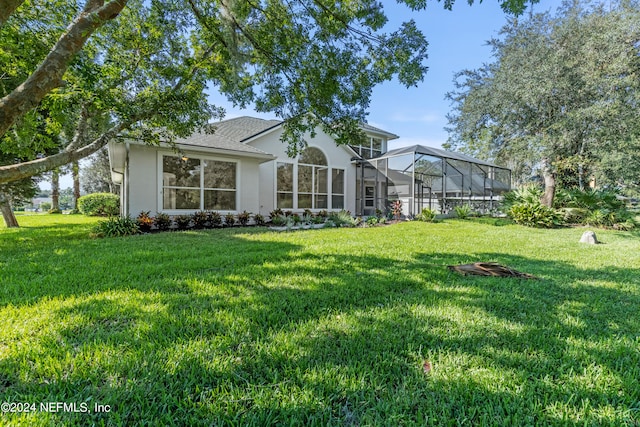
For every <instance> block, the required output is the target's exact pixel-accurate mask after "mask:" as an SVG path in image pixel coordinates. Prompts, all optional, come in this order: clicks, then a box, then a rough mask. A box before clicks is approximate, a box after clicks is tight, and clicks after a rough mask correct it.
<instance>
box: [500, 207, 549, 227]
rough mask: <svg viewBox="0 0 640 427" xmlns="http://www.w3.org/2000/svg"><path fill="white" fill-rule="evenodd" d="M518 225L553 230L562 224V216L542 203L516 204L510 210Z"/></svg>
mask: <svg viewBox="0 0 640 427" xmlns="http://www.w3.org/2000/svg"><path fill="white" fill-rule="evenodd" d="M509 216H510V217H511V218H512V219H513V220H514V221H515V222H516V224H520V225H526V226H528V227H539V228H551V227H555V226H558V225H560V224H561V221H560V215H559V214H558V213H557V212H556V211H555V210H553V209H552V208H550V207H548V206H544V205H543V204H541V203H540V202H524V203H516V204H515V205H513V206H511V208H510V209H509Z"/></svg>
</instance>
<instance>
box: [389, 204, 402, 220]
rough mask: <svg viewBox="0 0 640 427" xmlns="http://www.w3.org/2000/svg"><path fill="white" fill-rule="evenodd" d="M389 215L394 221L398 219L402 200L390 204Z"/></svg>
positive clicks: (400, 213)
mask: <svg viewBox="0 0 640 427" xmlns="http://www.w3.org/2000/svg"><path fill="white" fill-rule="evenodd" d="M391 213H392V214H393V217H394V218H395V219H400V216H401V215H402V200H394V201H393V202H391Z"/></svg>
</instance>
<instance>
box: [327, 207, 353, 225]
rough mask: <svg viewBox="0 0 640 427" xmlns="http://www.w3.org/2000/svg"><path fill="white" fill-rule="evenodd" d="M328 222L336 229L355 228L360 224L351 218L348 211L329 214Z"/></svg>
mask: <svg viewBox="0 0 640 427" xmlns="http://www.w3.org/2000/svg"><path fill="white" fill-rule="evenodd" d="M329 221H331V222H332V223H333V224H334V225H335V226H336V227H355V226H356V225H358V224H359V223H360V220H359V219H356V218H354V217H352V216H351V213H349V211H345V210H341V211H340V212H331V213H330V214H329Z"/></svg>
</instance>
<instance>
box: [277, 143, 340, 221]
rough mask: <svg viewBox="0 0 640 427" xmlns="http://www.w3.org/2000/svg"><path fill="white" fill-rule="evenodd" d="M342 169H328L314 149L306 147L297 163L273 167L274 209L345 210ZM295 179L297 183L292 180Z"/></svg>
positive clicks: (280, 163) (324, 157)
mask: <svg viewBox="0 0 640 427" xmlns="http://www.w3.org/2000/svg"><path fill="white" fill-rule="evenodd" d="M344 176H345V170H344V169H332V168H330V167H329V163H328V162H327V157H326V156H325V155H324V153H323V152H322V151H320V150H319V149H318V148H315V147H308V148H306V149H305V150H304V151H303V152H302V153H301V154H300V157H299V158H298V162H297V164H296V163H284V162H279V163H277V164H276V193H277V196H276V206H277V207H278V208H280V209H318V210H319V209H328V208H329V206H331V208H332V209H344V199H345V190H344V189H345V178H344ZM294 177H295V178H296V180H295V181H294Z"/></svg>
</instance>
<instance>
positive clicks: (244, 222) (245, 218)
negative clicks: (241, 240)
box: [238, 211, 251, 227]
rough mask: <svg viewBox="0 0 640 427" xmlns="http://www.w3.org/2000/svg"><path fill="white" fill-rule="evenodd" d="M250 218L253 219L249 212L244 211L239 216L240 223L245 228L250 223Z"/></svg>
mask: <svg viewBox="0 0 640 427" xmlns="http://www.w3.org/2000/svg"><path fill="white" fill-rule="evenodd" d="M249 218H251V214H250V213H249V212H247V211H242V212H240V213H239V214H238V222H239V223H240V225H242V226H243V227H246V225H247V224H248V223H249Z"/></svg>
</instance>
